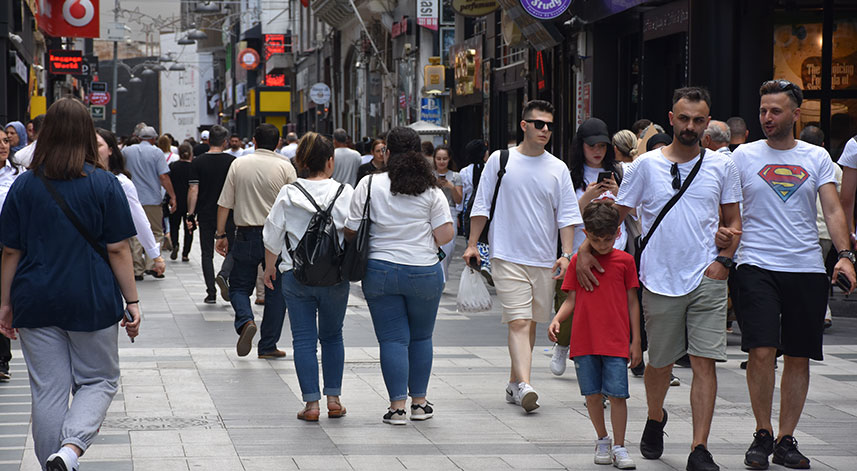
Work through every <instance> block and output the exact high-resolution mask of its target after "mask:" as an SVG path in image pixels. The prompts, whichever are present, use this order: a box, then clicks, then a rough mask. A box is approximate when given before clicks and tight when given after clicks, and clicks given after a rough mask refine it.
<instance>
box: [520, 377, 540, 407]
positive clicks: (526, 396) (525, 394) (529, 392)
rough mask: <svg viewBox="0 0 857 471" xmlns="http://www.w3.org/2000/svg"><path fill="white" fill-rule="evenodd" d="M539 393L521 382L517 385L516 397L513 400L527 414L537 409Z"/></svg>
mask: <svg viewBox="0 0 857 471" xmlns="http://www.w3.org/2000/svg"><path fill="white" fill-rule="evenodd" d="M538 400H539V393H537V392H536V390H535V389H533V387H532V386H530V385H529V384H527V383H525V382H523V381H521V382H520V383H518V397H517V399H516V400H515V402H516V403H518V404H520V405H521V407H523V408H524V410H525V411H527V412H532V411H534V410H536V409H538V408H539V403H538Z"/></svg>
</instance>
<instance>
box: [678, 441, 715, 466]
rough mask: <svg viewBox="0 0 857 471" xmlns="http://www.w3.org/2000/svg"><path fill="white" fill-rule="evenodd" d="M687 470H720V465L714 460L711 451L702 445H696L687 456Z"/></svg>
mask: <svg viewBox="0 0 857 471" xmlns="http://www.w3.org/2000/svg"><path fill="white" fill-rule="evenodd" d="M685 469H686V470H687V471H720V466H717V463H715V462H714V458H712V457H711V453H709V452H708V450H706V449H705V447H704V446H703V445H696V448H694V449H693V451H691V452H690V456H688V457H687V467H686V468H685Z"/></svg>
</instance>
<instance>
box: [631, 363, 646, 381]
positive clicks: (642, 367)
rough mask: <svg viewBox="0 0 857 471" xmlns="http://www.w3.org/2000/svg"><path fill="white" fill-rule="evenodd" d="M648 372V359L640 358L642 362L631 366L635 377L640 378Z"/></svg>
mask: <svg viewBox="0 0 857 471" xmlns="http://www.w3.org/2000/svg"><path fill="white" fill-rule="evenodd" d="M645 372H646V360H642V359H641V360H640V364H639V365H637V366H635V367H633V368H631V374H632V375H634V377H635V378H639V377H641V376H643V373H645Z"/></svg>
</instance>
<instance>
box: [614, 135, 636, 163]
mask: <svg viewBox="0 0 857 471" xmlns="http://www.w3.org/2000/svg"><path fill="white" fill-rule="evenodd" d="M612 144H613V154H614V155H615V156H616V161H617V162H622V163H623V164H629V163H631V162H633V161H634V158H635V157H637V136H636V135H635V134H634V133H633V132H632V131H630V130H628V129H622V130H621V131H617V132H616V134H614V135H613V139H612Z"/></svg>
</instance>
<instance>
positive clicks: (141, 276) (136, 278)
mask: <svg viewBox="0 0 857 471" xmlns="http://www.w3.org/2000/svg"><path fill="white" fill-rule="evenodd" d="M134 281H143V275H134Z"/></svg>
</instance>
